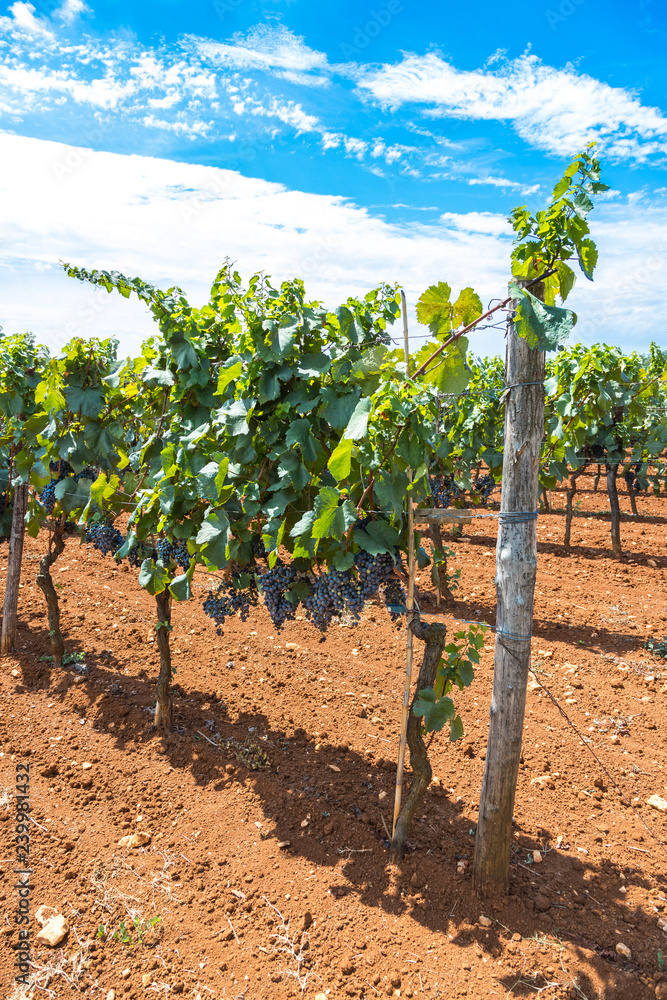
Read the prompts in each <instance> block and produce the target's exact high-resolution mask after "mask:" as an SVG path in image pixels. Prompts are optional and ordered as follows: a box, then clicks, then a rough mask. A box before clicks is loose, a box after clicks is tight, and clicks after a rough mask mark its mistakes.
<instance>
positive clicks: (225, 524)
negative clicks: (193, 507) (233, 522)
mask: <svg viewBox="0 0 667 1000" xmlns="http://www.w3.org/2000/svg"><path fill="white" fill-rule="evenodd" d="M229 535H230V531H229V521H228V520H227V517H226V516H225V515H224V514H223V513H218V514H214V513H212V514H210V516H209V517H207V518H206V520H205V521H204V522H203V524H202V526H201V528H200V529H199V532H198V533H197V538H196V542H197V545H201V546H202V554H203V555H204V556H205V557H206V559H207V560H208V561H209V562H210V563H211V564H212V565H213V566H216V567H217V568H218V569H222V568H223V567H224V566H225V565H226V563H227V544H228V542H229Z"/></svg>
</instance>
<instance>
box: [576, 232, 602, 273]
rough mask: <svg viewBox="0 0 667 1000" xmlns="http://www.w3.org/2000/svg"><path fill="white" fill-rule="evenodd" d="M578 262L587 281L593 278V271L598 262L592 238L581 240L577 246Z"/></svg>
mask: <svg viewBox="0 0 667 1000" xmlns="http://www.w3.org/2000/svg"><path fill="white" fill-rule="evenodd" d="M578 252H579V264H580V265H581V270H582V271H583V272H584V274H585V275H586V277H587V278H588V280H589V281H592V280H593V271H594V270H595V266H596V264H597V262H598V250H597V247H596V245H595V243H594V242H593V240H582V241H581V243H580V244H579V247H578Z"/></svg>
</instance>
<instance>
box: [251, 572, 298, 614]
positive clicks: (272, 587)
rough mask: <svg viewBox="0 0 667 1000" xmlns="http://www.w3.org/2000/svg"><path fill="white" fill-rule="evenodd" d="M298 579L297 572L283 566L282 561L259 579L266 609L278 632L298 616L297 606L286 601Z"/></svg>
mask: <svg viewBox="0 0 667 1000" xmlns="http://www.w3.org/2000/svg"><path fill="white" fill-rule="evenodd" d="M297 579H298V573H297V572H296V570H295V569H293V568H292V567H291V566H285V565H283V563H282V562H281V561H280V560H278V562H277V563H276V565H275V566H274V567H273V569H270V570H269V571H268V572H267V573H264V575H263V576H261V577H260V578H259V582H260V586H261V588H262V593H263V595H264V603H265V605H266V609H267V611H268V612H269V615H270V617H271V621H272V622H273V624H274V625H275V627H276V628H277V629H278V630H280V629H281V628H282V627H283V625H284V624H285V622H286V621H291V620H292V619H293V618H294V617H295V616H296V605H295V604H292V603H291V602H290V601H288V600H287V599H286V597H285V593H286V592H287V590H288V589H289V588H290V587H291V585H292V584H293V583H296V581H297Z"/></svg>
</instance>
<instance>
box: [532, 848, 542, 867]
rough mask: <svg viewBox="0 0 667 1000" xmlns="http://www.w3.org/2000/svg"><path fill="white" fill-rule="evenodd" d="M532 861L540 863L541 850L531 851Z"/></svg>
mask: <svg viewBox="0 0 667 1000" xmlns="http://www.w3.org/2000/svg"><path fill="white" fill-rule="evenodd" d="M533 863H534V864H536V865H541V864H542V852H541V851H533Z"/></svg>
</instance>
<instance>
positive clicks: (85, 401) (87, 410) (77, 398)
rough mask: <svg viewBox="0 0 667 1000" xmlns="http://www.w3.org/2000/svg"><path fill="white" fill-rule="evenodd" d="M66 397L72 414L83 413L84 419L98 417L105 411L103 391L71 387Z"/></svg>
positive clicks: (66, 392)
mask: <svg viewBox="0 0 667 1000" xmlns="http://www.w3.org/2000/svg"><path fill="white" fill-rule="evenodd" d="M65 397H66V399H67V405H68V406H69V408H70V410H71V411H72V413H81V414H82V416H84V417H97V416H98V415H99V414H100V412H101V411H102V410H103V409H104V393H103V392H102V390H101V389H96V388H93V387H90V388H88V389H79V387H78V386H70V387H69V388H68V389H67V390H66V391H65Z"/></svg>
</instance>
